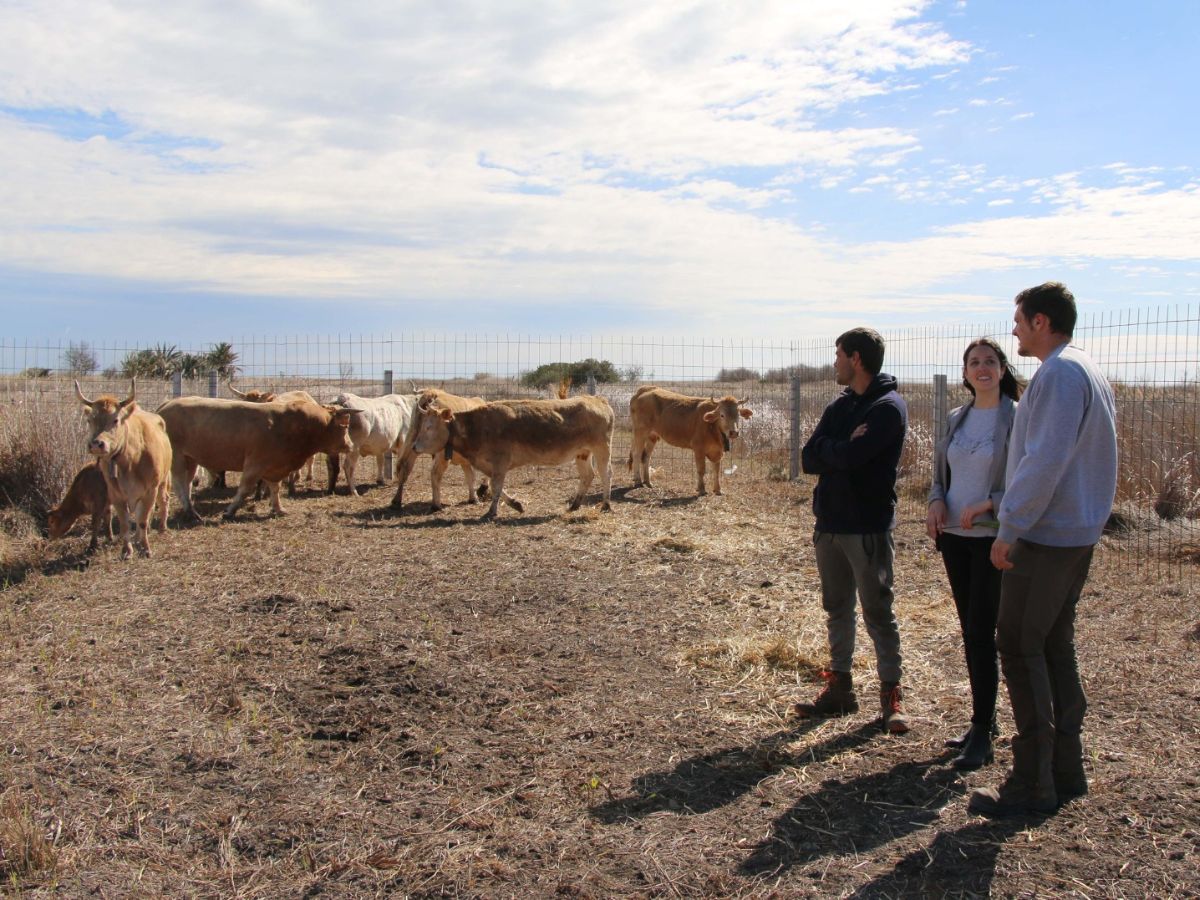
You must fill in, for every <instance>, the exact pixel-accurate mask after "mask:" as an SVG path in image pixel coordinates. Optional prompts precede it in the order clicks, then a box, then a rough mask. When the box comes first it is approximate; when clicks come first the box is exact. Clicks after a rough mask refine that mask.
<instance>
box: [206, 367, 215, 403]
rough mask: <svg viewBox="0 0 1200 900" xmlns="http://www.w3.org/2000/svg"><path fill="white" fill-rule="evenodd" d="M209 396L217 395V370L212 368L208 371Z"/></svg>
mask: <svg viewBox="0 0 1200 900" xmlns="http://www.w3.org/2000/svg"><path fill="white" fill-rule="evenodd" d="M208 396H210V397H215V396H217V370H216V369H211V370H210V371H209V373H208Z"/></svg>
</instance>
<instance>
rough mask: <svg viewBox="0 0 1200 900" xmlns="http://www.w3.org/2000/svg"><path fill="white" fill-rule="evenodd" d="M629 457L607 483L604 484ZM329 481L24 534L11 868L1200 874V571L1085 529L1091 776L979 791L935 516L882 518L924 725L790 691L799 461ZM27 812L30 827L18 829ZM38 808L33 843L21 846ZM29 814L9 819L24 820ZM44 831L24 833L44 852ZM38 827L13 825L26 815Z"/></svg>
mask: <svg viewBox="0 0 1200 900" xmlns="http://www.w3.org/2000/svg"><path fill="white" fill-rule="evenodd" d="M621 474H622V473H621V472H618V483H620V482H621V479H620V476H621ZM572 480H573V474H572V473H571V472H570V471H569V467H568V468H564V469H562V470H536V471H535V470H526V471H522V472H520V473H517V475H516V477H515V478H514V479H513V483H512V485H511V486H512V488H513V489H514V490H515V492H516V493H517V494H518V495H519V496H521V497H522V498H523V499H525V500H526V501H527V507H526V509H527V512H526V513H525V514H523V515H516V514H513V513H512V512H511V511H508V510H505V511H504V512H503V513H502V517H501V520H500V521H499V522H498V523H495V524H481V523H479V522H478V521H477V516H478V514H479V513H481V512H482V508H481V507H479V506H466V505H465V504H461V499H462V495H463V494H464V493H465V490H463V489H462V486H461V483H460V479H458V478H456V476H455V475H454V474H453V473H452V474H451V475H450V476H449V477H448V478H447V485H446V490H447V492H448V495H449V498H450V500H451V501H452V502H455V503H457V504H459V505H453V506H451V507H449V508H448V509H447V510H445V511H444V512H442V513H438V514H434V515H429V514H428V513H427V508H428V506H427V502H425V501H427V498H428V481H427V475H426V473H425V472H424V471H423V469H422V470H419V471H418V472H417V473H416V474H415V475H414V481H413V482H412V486H411V487H410V490H409V492H408V496H411V497H412V498H413V499H414V500H419V501H421V502H417V503H415V504H414V505H413V507H412V508H411V509H410V510H409V511H407V512H406V513H405V514H404V515H399V516H398V515H393V514H391V513H390V512H389V511H388V510H387V503H388V500H390V498H391V495H392V490H391V489H390V488H386V487H382V488H376V487H373V488H372V489H370V490H369V491H368V492H367V493H366V494H365V495H364V496H362V497H348V496H345V495H344V494H339V495H337V496H334V497H330V498H326V497H324V496H322V495H318V494H316V493H311V494H307V495H304V496H302V497H299V498H297V499H296V500H293V501H292V502H291V504H290V512H289V514H288V515H287V516H286V517H284V518H281V519H271V518H268V517H267V516H266V512H267V506H266V504H265V503H260V504H258V505H257V506H256V507H255V508H253V509H252V510H251V511H250V512H249V513H248V514H247V515H245V516H244V517H242V518H241V519H239V520H238V521H235V522H233V523H224V524H218V520H217V517H216V514H217V513H218V512H219V510H220V508H221V506H222V505H223V504H224V503H225V502H227V500H228V492H226V493H224V494H222V495H210V496H207V497H202V499H201V503H200V509H201V511H202V512H204V513H205V514H206V515H207V516H209V521H208V522H207V523H206V524H205V525H203V526H199V527H194V528H186V529H182V530H172V531H170V532H169V533H168V534H167V535H166V536H165V537H164V538H163V539H162V540H160V541H159V542H157V544H156V556H155V558H154V559H151V560H146V559H135V560H133V561H131V562H127V563H125V562H121V561H120V560H119V559H118V558H117V551H116V548H114V547H111V546H108V547H106V548H104V549H103V550H102V551H101V552H100V553H99V554H98V555H96V556H95V557H92V558H88V557H87V556H85V555H84V553H83V550H84V548H85V546H86V543H87V537H86V536H85V535H83V534H82V533H81V532H78V533H76V534H74V535H72V536H71V537H70V538H68V539H67V540H66V541H64V542H60V543H56V544H51V545H43V544H41V543H40V542H39V540H38V539H37V538H34V537H28V536H26V537H21V538H16V539H14V540H15V541H16V543H17V544H18V545H19V547H17V549H18V550H19V551H20V554H23V555H24V557H25V558H27V559H28V560H29V565H28V566H26V567H25V568H20V567H16V568H6V575H7V578H8V584H7V586H6V587H5V588H4V589H3V591H0V617H2V622H3V627H4V632H5V634H6V636H7V637H6V640H5V641H4V642H3V644H0V734H3V735H4V753H3V756H0V790H2V791H4V796H5V797H6V798H13V799H11V800H6V805H5V806H4V812H3V814H2V815H3V817H4V821H3V822H2V823H0V834H3V835H6V836H5V837H4V839H3V840H4V842H5V843H4V847H5V850H4V852H5V853H13V852H16V853H17V855H23V856H24V858H26V859H27V860H29V862H27V863H26V864H24V866H23V867H22V868H20V869H19V870H18V869H15V868H10V869H8V870H7V871H6V872H5V875H4V877H5V878H6V879H7V884H8V886H9V887H10V889H11V890H13V891H14V892H21V893H23V894H25V895H28V896H35V897H36V896H44V895H50V894H55V895H56V896H83V895H89V896H91V895H101V896H107V895H112V894H116V895H126V896H128V895H135V896H197V897H225V896H237V897H296V896H318V895H320V896H347V897H361V896H440V895H447V894H448V895H459V896H479V897H505V896H548V895H556V894H561V895H566V896H579V897H610V896H669V897H684V896H688V897H692V896H714V897H716V896H720V897H731V896H732V897H796V896H822V897H823V896H857V897H901V896H938V897H940V896H980V895H987V894H989V893H991V894H993V895H996V896H1023V897H1031V896H1039V897H1185V896H1194V895H1196V893H1197V892H1198V891H1200V876H1198V875H1197V868H1196V865H1195V859H1196V851H1197V849H1198V847H1197V844H1198V842H1200V781H1198V773H1197V768H1196V759H1197V758H1198V751H1200V726H1198V724H1197V722H1198V721H1200V719H1198V718H1197V709H1198V708H1200V707H1198V701H1200V692H1198V689H1197V684H1200V664H1198V662H1197V650H1198V649H1200V648H1198V646H1197V640H1198V638H1197V635H1198V634H1200V610H1198V604H1197V594H1196V591H1195V589H1194V588H1192V587H1191V586H1190V585H1191V584H1194V583H1195V579H1190V580H1183V581H1180V582H1173V581H1169V582H1159V583H1145V582H1144V580H1143V579H1139V578H1138V577H1137V576H1136V574H1135V573H1131V572H1130V570H1129V569H1127V568H1125V569H1114V568H1112V567H1111V566H1110V562H1109V560H1108V559H1107V557H1106V554H1104V553H1103V552H1102V553H1101V554H1100V556H1099V558H1098V561H1097V564H1096V567H1095V572H1094V574H1093V577H1092V580H1091V582H1090V585H1089V589H1088V592H1087V594H1086V597H1085V599H1084V602H1083V603H1082V605H1081V608H1080V615H1079V629H1078V631H1079V652H1080V659H1081V667H1082V670H1083V672H1084V676H1085V681H1086V685H1087V688H1088V692H1089V695H1090V698H1091V709H1090V711H1089V715H1088V720H1087V734H1086V739H1087V746H1088V750H1089V760H1088V770H1089V774H1090V777H1091V782H1092V792H1091V794H1090V795H1089V796H1088V797H1087V798H1085V799H1084V800H1082V801H1079V802H1075V803H1072V804H1069V805H1068V806H1066V807H1064V808H1063V809H1062V810H1061V811H1060V812H1059V813H1058V814H1056V815H1054V816H1051V817H1048V818H1044V819H1033V820H1016V821H1011V822H996V823H993V822H988V821H985V820H982V819H977V818H974V817H970V816H968V815H967V814H966V811H965V794H966V793H967V792H968V790H969V789H970V788H971V787H972V786H974V785H979V784H984V783H988V782H990V781H992V780H993V779H995V778H997V777H999V775H1000V773H1001V770H1002V767H1003V765H1004V764H1005V763H1007V762H1008V760H1009V751H1008V734H1009V731H1010V728H1009V726H1008V722H1007V716H1008V713H1007V708H1004V709H1002V719H1001V720H1002V722H1003V723H1004V729H1003V730H1004V733H1005V736H1004V737H1003V738H1002V739H1001V741H1000V743H999V747H998V759H997V765H996V766H993V767H988V768H986V769H984V770H982V771H980V772H978V773H973V774H969V775H967V776H965V777H960V776H958V775H957V774H956V773H955V772H954V771H953V770H952V769H951V768H950V767H949V766H948V761H949V755H948V753H947V752H946V751H945V750H944V749H943V747H942V741H943V740H944V739H945V738H946V737H947V736H949V735H951V734H953V733H955V732H956V731H957V730H958V729H959V728H960V727H961V726H962V725H963V723H964V721H965V720H966V718H967V696H966V694H967V690H966V676H965V672H964V667H963V663H962V658H961V657H962V652H961V642H960V639H959V637H958V634H957V624H956V622H955V619H954V614H953V610H952V608H951V604H950V602H949V598H948V595H947V591H946V588H945V582H944V575H943V574H942V572H941V571H940V563H939V560H938V559H937V557H936V556H935V555H934V554H933V553H932V552H931V549H930V548H929V546H928V542H927V541H926V539H925V538H924V535H923V533H922V528H921V525H920V523H919V522H916V521H912V520H909V521H904V522H902V523H901V525H900V528H899V530H898V532H897V548H898V550H897V553H898V562H897V588H898V612H899V616H900V621H901V626H902V629H903V640H904V649H905V655H906V672H907V674H906V684H907V687H908V690H909V693H908V700H907V708H908V710H909V712H910V714H911V715H912V716H913V719H914V725H915V727H914V730H913V731H912V732H911V733H910V734H909V735H907V736H903V737H898V738H897V737H887V736H884V735H882V734H881V733H880V732H879V729H878V726H877V725H876V724H874V723H873V721H872V719H873V717H874V715H875V712H874V711H873V710H871V709H870V708H869V706H870V703H869V701H870V699H871V697H872V693H873V688H874V686H875V680H874V676H873V657H872V655H871V652H870V649H869V642H867V641H866V640H865V636H863V642H862V649H861V650H860V653H859V654H858V657H857V663H856V671H855V676H856V679H857V681H858V683H859V685H860V691H861V692H862V696H863V697H864V698H865V699H866V700H867V701H868V702H867V703H864V710H863V713H862V714H860V715H857V716H852V717H848V718H846V719H840V720H832V721H827V722H819V723H815V724H812V723H801V722H799V721H797V720H796V719H795V718H793V717H792V714H791V709H792V704H793V703H794V701H795V700H796V699H797V698H798V697H801V696H808V695H810V694H811V693H812V692H813V691H814V690H816V689H817V687H818V685H817V683H816V682H817V679H816V675H815V670H816V669H817V668H818V667H819V666H820V665H821V664H822V663H823V662H824V660H825V657H824V652H825V645H824V625H823V619H822V614H821V611H820V600H819V588H818V584H817V578H816V570H815V565H814V562H813V554H812V546H811V541H810V536H811V528H812V520H811V515H810V513H809V511H808V499H809V494H810V490H811V485H809V484H807V483H800V484H788V483H778V482H771V481H766V480H763V481H751V480H747V479H744V478H738V477H733V478H730V479H729V480H728V483H727V484H726V490H727V493H726V495H725V496H723V497H712V496H709V497H704V498H695V497H693V496H691V495H690V493H688V487H689V485H690V476H689V475H687V474H686V473H681V474H680V475H679V476H678V477H673V476H672V477H666V478H664V479H662V483H661V485H660V486H659V487H656V488H653V489H647V488H642V489H637V490H630V489H627V488H620V489H618V490H617V491H616V493H615V496H614V504H613V505H614V511H613V512H612V513H609V514H601V513H600V512H598V511H597V510H596V509H594V508H592V507H586V508H585V509H583V510H581V511H580V512H578V513H573V514H567V513H565V512H564V506H565V500H566V498H567V496H568V494H569V493H570V491H571V482H572ZM10 834H16V835H17V837H16V838H11V837H8V835H10ZM39 841H40V844H39V843H38V842H39ZM10 845H11V846H13V847H16V848H17V850H16V851H10V850H9V849H8V848H9V847H10ZM35 845H36V846H40V847H41V848H42V851H39V852H41V853H42V855H41V856H40V857H38V859H40V862H36V863H35V862H33V859H34V857H35V856H36V855H37V854H35V853H34V852H33V848H34V847H35ZM22 847H24V848H26V849H25V850H21V849H20V848H22Z"/></svg>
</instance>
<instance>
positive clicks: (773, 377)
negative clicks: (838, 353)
mask: <svg viewBox="0 0 1200 900" xmlns="http://www.w3.org/2000/svg"><path fill="white" fill-rule="evenodd" d="M835 377H836V376H835V374H834V371H833V366H831V365H826V366H804V365H800V366H784V367H783V368H781V369H767V371H766V372H759V371H758V370H757V369H747V368H745V367H739V368H736V369H722V370H721V371H720V372H718V373H717V379H716V380H717V381H762V382H766V383H767V384H790V383H791V381H792V379H793V378H799V379H800V381H801V383H802V384H807V383H808V382H811V381H833V380H834V378H835Z"/></svg>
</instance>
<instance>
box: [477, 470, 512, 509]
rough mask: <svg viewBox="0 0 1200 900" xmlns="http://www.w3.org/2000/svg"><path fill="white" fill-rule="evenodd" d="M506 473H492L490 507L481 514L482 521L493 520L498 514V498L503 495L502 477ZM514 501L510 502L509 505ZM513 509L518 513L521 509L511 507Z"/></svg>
mask: <svg viewBox="0 0 1200 900" xmlns="http://www.w3.org/2000/svg"><path fill="white" fill-rule="evenodd" d="M506 474H507V473H506V472H493V473H492V505H491V506H489V507H488V511H487V512H485V513H484V514H483V518H484V519H494V518H496V516H497V515H498V514H499V512H500V498H501V497H502V496H503V495H504V476H505V475H506ZM513 502H515V501H510V504H509V505H512V503H513ZM513 509H516V510H518V511H520V509H521V507H519V506H513Z"/></svg>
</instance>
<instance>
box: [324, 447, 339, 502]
mask: <svg viewBox="0 0 1200 900" xmlns="http://www.w3.org/2000/svg"><path fill="white" fill-rule="evenodd" d="M341 459H342V457H341V454H340V453H330V454H329V455H328V456H326V457H325V474H326V475H328V476H329V480H328V481H327V482H326V488H325V493H326V494H332V493H333V489H334V488H335V487H337V480H338V468H339V464H340V462H341Z"/></svg>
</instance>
